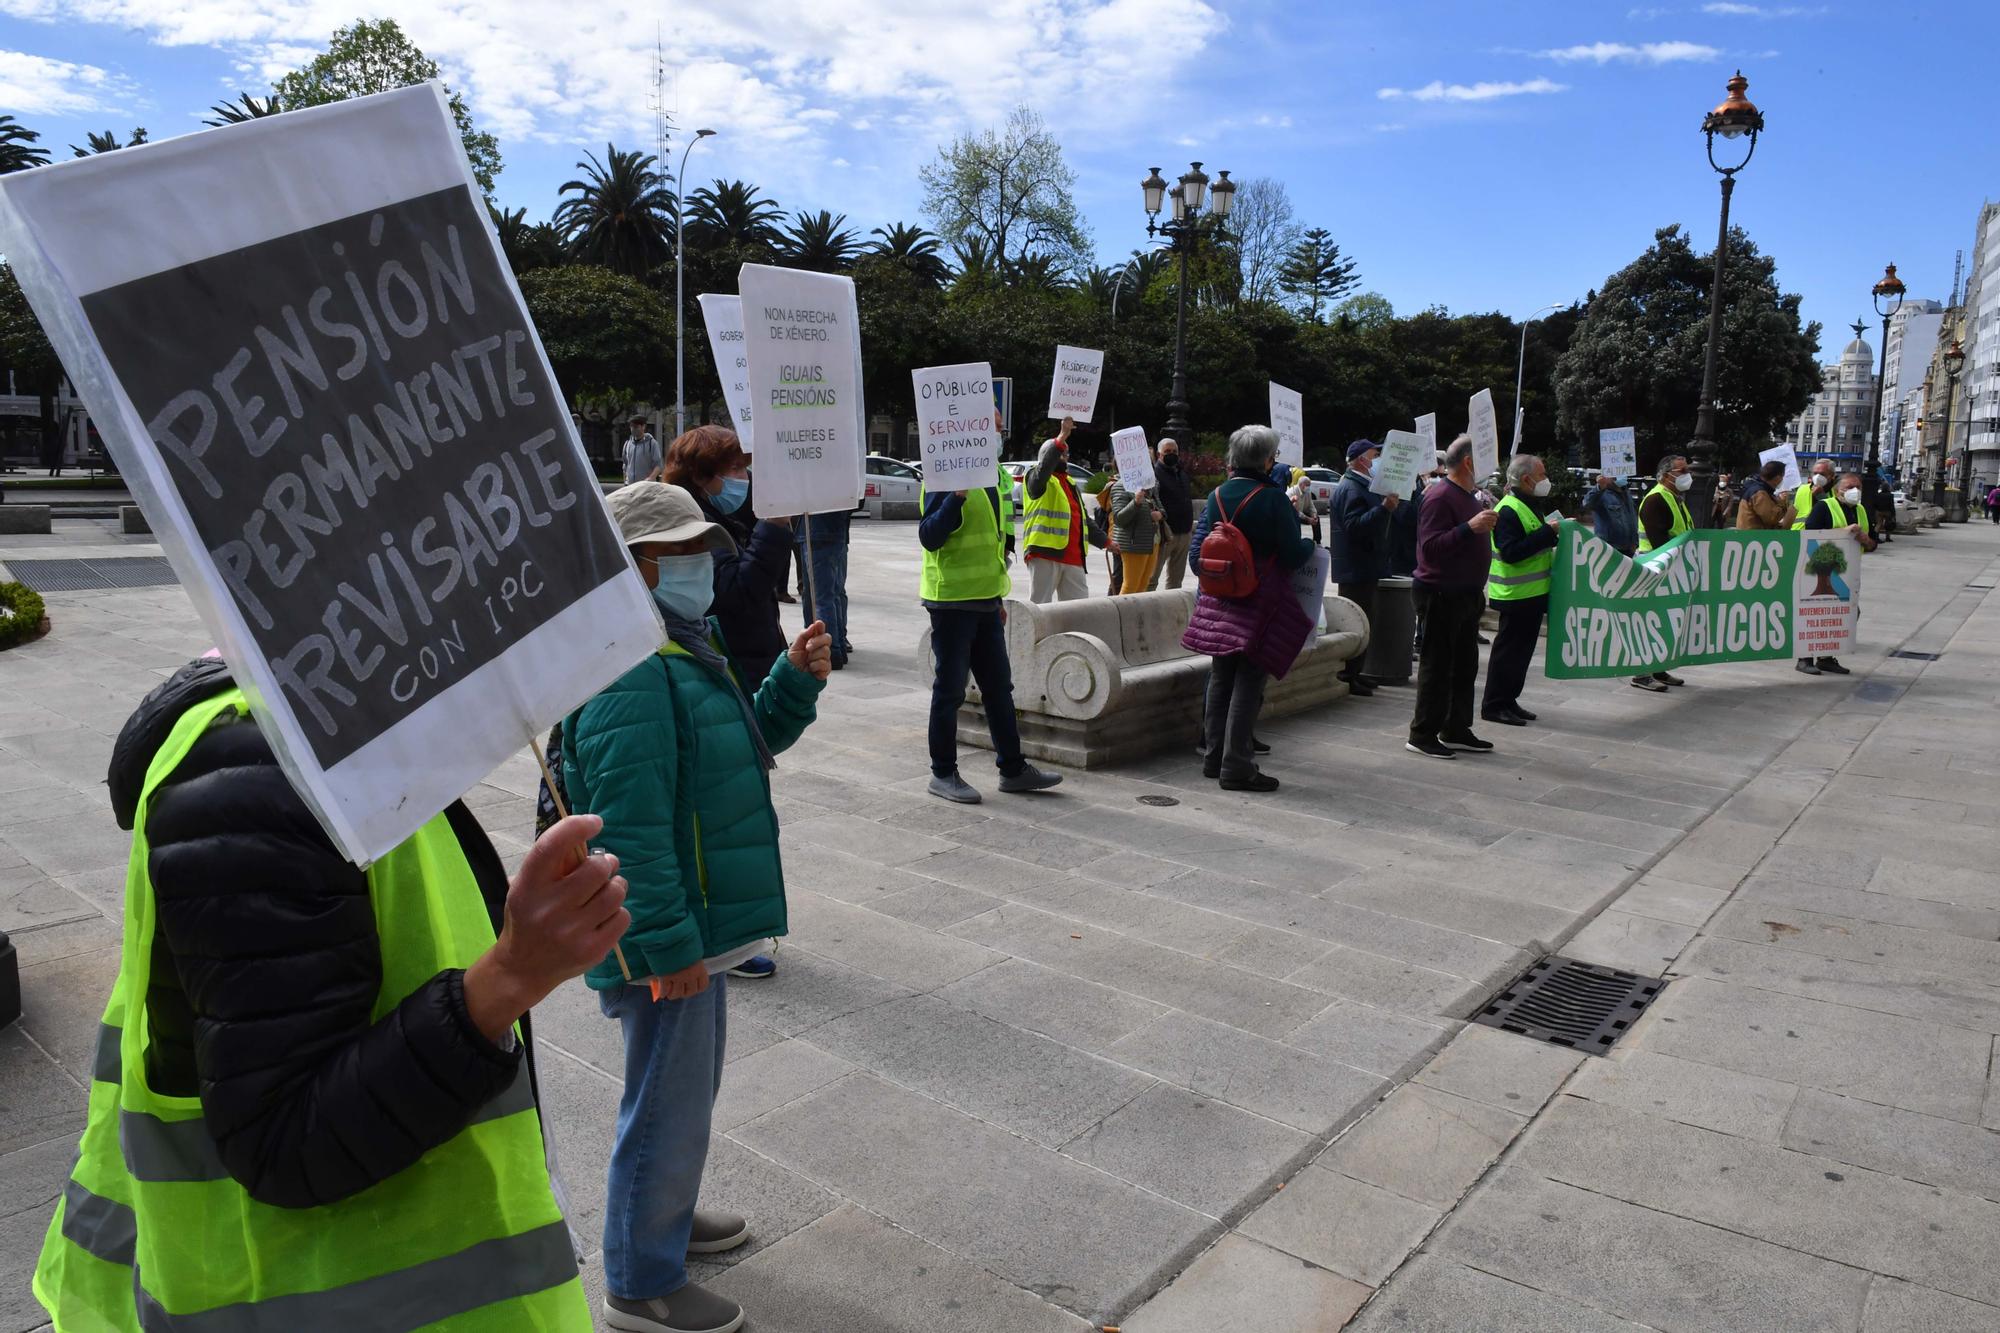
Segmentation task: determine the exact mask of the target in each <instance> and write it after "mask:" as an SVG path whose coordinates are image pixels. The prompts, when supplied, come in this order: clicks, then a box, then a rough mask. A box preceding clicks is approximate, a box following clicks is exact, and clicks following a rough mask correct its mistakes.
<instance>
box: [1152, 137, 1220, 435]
mask: <svg viewBox="0 0 2000 1333" xmlns="http://www.w3.org/2000/svg"><path fill="white" fill-rule="evenodd" d="M1139 189H1140V191H1141V192H1142V193H1143V194H1144V195H1145V200H1146V234H1147V235H1148V236H1164V237H1166V238H1167V245H1168V247H1169V248H1170V249H1171V250H1172V251H1173V253H1175V254H1177V255H1179V256H1180V279H1179V284H1178V285H1179V289H1180V290H1179V292H1178V294H1177V295H1178V306H1179V308H1178V310H1177V311H1176V313H1175V316H1174V385H1173V392H1172V394H1171V395H1170V396H1169V397H1168V399H1167V425H1166V437H1167V438H1169V439H1175V440H1179V441H1180V442H1181V447H1182V448H1184V449H1193V448H1194V431H1193V428H1192V427H1190V426H1189V425H1188V401H1187V289H1188V256H1189V255H1191V254H1193V253H1194V252H1195V249H1196V247H1198V246H1199V245H1200V243H1201V234H1202V232H1203V230H1204V228H1203V227H1202V224H1201V212H1202V206H1203V204H1204V202H1206V203H1207V206H1208V210H1209V211H1210V212H1211V213H1212V214H1214V216H1215V221H1214V222H1213V223H1211V224H1209V225H1208V227H1207V228H1206V230H1207V232H1208V233H1209V235H1210V236H1211V237H1212V238H1213V239H1214V240H1216V241H1226V240H1228V239H1229V233H1227V232H1225V231H1224V230H1223V229H1222V224H1223V223H1224V222H1225V221H1227V220H1228V217H1229V210H1230V208H1231V207H1233V206H1234V205H1235V203H1236V182H1235V181H1232V180H1230V179H1229V173H1228V172H1226V171H1224V172H1221V173H1219V179H1218V180H1217V181H1216V182H1215V184H1214V185H1213V186H1211V185H1209V183H1208V175H1207V173H1206V172H1204V171H1203V170H1202V169H1201V163H1199V162H1196V163H1194V164H1193V166H1192V167H1191V168H1190V169H1189V170H1188V171H1186V172H1184V173H1183V174H1182V176H1181V178H1180V179H1179V180H1178V181H1176V182H1174V184H1173V185H1172V186H1171V187H1169V186H1168V184H1167V182H1166V179H1165V178H1164V177H1162V176H1161V175H1160V169H1159V168H1158V167H1148V168H1147V175H1146V179H1144V180H1142V181H1140V182H1139ZM1170 198H1171V205H1170V206H1171V208H1172V211H1173V216H1172V217H1170V218H1168V219H1167V221H1165V222H1160V221H1158V218H1159V216H1160V210H1161V209H1162V208H1163V207H1168V206H1169V199H1170Z"/></svg>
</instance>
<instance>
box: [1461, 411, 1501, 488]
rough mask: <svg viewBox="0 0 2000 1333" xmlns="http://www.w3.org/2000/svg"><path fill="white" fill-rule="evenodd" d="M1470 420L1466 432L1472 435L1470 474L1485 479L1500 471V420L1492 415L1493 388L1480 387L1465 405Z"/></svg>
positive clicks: (1478, 478)
mask: <svg viewBox="0 0 2000 1333" xmlns="http://www.w3.org/2000/svg"><path fill="white" fill-rule="evenodd" d="M1467 406H1468V410H1469V411H1470V413H1471V420H1470V421H1469V422H1468V423H1467V425H1466V428H1465V431H1466V434H1468V435H1470V436H1471V437H1472V474H1473V479H1474V480H1475V481H1481V482H1483V481H1485V480H1486V479H1487V478H1488V477H1490V476H1493V475H1494V474H1495V473H1497V472H1499V471H1500V421H1499V418H1498V417H1496V416H1494V415H1493V390H1491V389H1481V390H1480V391H1479V392H1478V393H1475V394H1473V395H1472V401H1471V403H1470V404H1468V405H1467Z"/></svg>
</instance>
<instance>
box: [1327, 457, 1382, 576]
mask: <svg viewBox="0 0 2000 1333" xmlns="http://www.w3.org/2000/svg"><path fill="white" fill-rule="evenodd" d="M1390 516H1391V511H1390V510H1389V509H1388V508H1387V507H1386V506H1385V505H1384V504H1383V503H1382V497H1381V496H1379V495H1376V494H1375V493H1374V492H1372V491H1370V490H1369V489H1368V478H1367V477H1365V476H1363V475H1362V474H1361V473H1359V472H1356V471H1355V470H1354V469H1353V468H1349V469H1347V473H1346V475H1345V476H1343V477H1341V479H1340V484H1339V485H1338V486H1336V487H1334V488H1333V507H1332V509H1331V510H1330V511H1329V515H1328V517H1329V525H1328V528H1327V535H1326V545H1327V551H1328V553H1329V554H1331V556H1332V557H1333V581H1334V582H1335V583H1373V582H1375V581H1376V580H1377V579H1384V578H1387V577H1388V576H1389V519H1390Z"/></svg>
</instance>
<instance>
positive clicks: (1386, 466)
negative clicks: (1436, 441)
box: [1368, 430, 1437, 495]
mask: <svg viewBox="0 0 2000 1333" xmlns="http://www.w3.org/2000/svg"><path fill="white" fill-rule="evenodd" d="M1435 466H1437V450H1435V449H1433V448H1431V445H1430V441H1428V440H1426V439H1425V438H1424V437H1423V436H1421V435H1414V434H1412V433H1410V432H1409V431H1406V430H1392V431H1390V432H1389V433H1388V434H1387V435H1384V436H1383V437H1382V452H1381V453H1380V454H1379V455H1377V456H1376V459H1375V472H1374V475H1373V476H1371V477H1370V478H1369V479H1368V489H1369V490H1371V491H1373V492H1374V493H1375V494H1377V495H1408V494H1409V493H1410V492H1411V491H1413V490H1415V489H1416V486H1417V478H1418V477H1421V476H1422V475H1423V474H1424V473H1426V472H1429V471H1430V470H1431V469H1432V468H1433V467H1435Z"/></svg>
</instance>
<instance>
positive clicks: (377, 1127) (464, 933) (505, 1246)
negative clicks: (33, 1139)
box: [7, 656, 631, 1333]
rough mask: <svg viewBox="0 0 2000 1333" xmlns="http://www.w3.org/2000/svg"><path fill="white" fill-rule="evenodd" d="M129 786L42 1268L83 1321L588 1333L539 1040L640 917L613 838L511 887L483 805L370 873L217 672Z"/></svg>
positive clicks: (550, 858)
mask: <svg viewBox="0 0 2000 1333" xmlns="http://www.w3.org/2000/svg"><path fill="white" fill-rule="evenodd" d="M106 782H107V786H108V790H109V795H110V802H111V809H112V812H113V815H114V817H115V818H116V819H117V821H118V824H119V827H121V828H125V829H129V830H133V838H132V851H131V863H130V867H129V870H128V872H127V879H126V882H125V895H126V903H125V913H126V922H127V929H126V932H125V936H124V951H123V954H122V957H121V959H120V964H119V972H118V979H117V981H116V983H115V984H114V985H113V987H112V991H111V998H110V1001H109V1003H108V1004H107V1005H106V1007H105V1010H104V1017H103V1020H102V1026H101V1027H100V1028H99V1030H98V1043H99V1044H98V1050H97V1055H96V1058H95V1059H94V1060H92V1061H90V1062H89V1065H88V1067H89V1068H90V1070H91V1071H92V1073H91V1077H92V1079H93V1081H92V1083H91V1095H90V1099H89V1112H88V1119H87V1123H86V1127H85V1129H84V1132H83V1138H82V1142H81V1144H80V1147H79V1152H78V1156H77V1160H76V1167H75V1170H74V1173H73V1178H72V1179H71V1181H70V1183H69V1185H68V1187H67V1188H66V1189H64V1190H63V1191H62V1193H61V1199H60V1201H59V1202H58V1203H57V1205H56V1214H55V1220H54V1222H53V1224H52V1225H51V1226H50V1227H49V1229H48V1235H47V1238H46V1240H45V1242H44V1244H43V1248H42V1253H41V1261H40V1264H39V1266H38V1268H37V1270H36V1273H35V1278H34V1291H35V1294H36V1295H37V1296H38V1297H39V1298H40V1299H41V1301H42V1303H43V1304H44V1305H45V1306H46V1307H47V1308H48V1311H49V1314H50V1316H51V1317H52V1318H53V1319H54V1321H55V1327H57V1328H58V1329H64V1330H86V1329H91V1330H94V1329H125V1330H131V1329H138V1328H141V1327H145V1328H166V1327H174V1328H232V1329H251V1328H258V1329H278V1328H284V1329H319V1328H345V1329H355V1330H359V1329H363V1328H387V1327H391V1326H398V1327H405V1326H409V1325H410V1324H412V1323H413V1322H422V1323H425V1324H426V1325H431V1324H433V1323H435V1324H436V1325H437V1326H442V1327H459V1326H461V1325H460V1324H459V1322H458V1321H460V1320H465V1321H468V1322H467V1324H466V1325H464V1326H468V1327H469V1326H471V1324H472V1323H474V1322H476V1323H477V1326H479V1327H482V1328H496V1329H497V1328H540V1329H562V1330H571V1331H574V1333H585V1331H586V1330H588V1329H589V1328H590V1326H591V1319H590V1310H589V1306H588V1303H587V1300H586V1298H585V1296H584V1293H583V1285H582V1282H581V1280H580V1279H579V1277H578V1275H577V1268H576V1258H575V1252H574V1250H573V1248H572V1244H571V1240H570V1235H569V1231H568V1228H567V1227H566V1225H565V1224H564V1222H563V1215H562V1211H561V1209H560V1207H559V1206H558V1204H557V1201H556V1198H555V1195H554V1192H553V1190H552V1188H551V1185H550V1179H549V1174H548V1169H547V1167H546V1165H545V1164H544V1155H543V1139H542V1129H541V1126H540V1124H539V1123H538V1122H539V1120H540V1116H539V1113H538V1107H537V1088H538V1086H539V1085H538V1084H537V1082H536V1079H535V1073H534V1052H533V1050H532V1043H531V1042H529V1041H526V1040H524V1038H523V1034H522V1032H521V1031H519V1030H517V1028H516V1023H517V1022H521V1023H523V1024H525V1022H526V1019H527V1016H528V1013H529V1010H530V1009H531V1008H532V1007H533V1006H534V1005H536V1004H538V1003H540V1002H541V1000H542V999H544V998H545V997H546V996H547V995H549V994H550V992H552V991H553V990H555V988H556V987H557V986H559V985H561V984H562V983H563V982H565V981H568V980H569V979H571V978H572V977H575V976H578V975H581V974H582V973H583V972H584V971H585V969H587V968H589V967H591V966H592V965H594V964H597V963H598V962H599V960H601V959H602V958H603V957H604V956H605V954H606V953H607V952H608V951H609V950H610V949H611V946H612V944H613V943H614V942H615V941H617V939H618V938H619V937H620V936H621V935H622V934H623V933H624V931H625V929H626V927H627V925H628V924H629V923H630V920H631V918H630V916H629V915H628V914H627V912H626V909H625V907H624V906H623V903H624V899H625V893H626V884H625V881H624V880H623V879H622V878H619V876H618V870H619V861H618V858H617V857H616V856H615V855H602V854H596V855H593V854H589V853H587V851H586V849H587V848H588V847H590V846H591V844H592V843H601V842H603V841H605V840H604V839H603V838H601V837H600V836H599V835H600V834H601V833H602V832H604V829H603V824H602V821H601V820H599V819H598V818H596V817H594V816H578V817H574V818H570V819H565V820H563V821H561V822H560V823H558V824H557V825H556V826H555V827H554V828H553V829H551V830H550V831H549V832H548V833H547V834H546V835H545V836H543V837H541V838H539V839H537V840H536V842H535V844H534V845H533V847H531V848H530V849H529V851H528V853H527V855H526V856H525V857H524V858H523V860H522V862H521V867H520V870H519V871H518V872H517V873H516V874H515V875H514V876H513V879H512V880H511V882H510V881H509V879H508V876H507V872H506V870H505V868H504V867H503V865H502V862H501V858H500V853H499V852H498V851H497V850H496V849H495V848H494V846H493V844H492V843H491V842H490V841H489V840H488V839H487V836H486V834H485V833H484V832H483V831H482V830H481V829H480V826H479V821H478V820H477V819H476V818H474V816H473V815H472V814H471V812H470V811H468V810H467V809H466V807H465V806H464V805H463V804H462V803H458V802H454V803H453V804H452V806H451V807H450V808H449V809H447V810H445V811H444V812H443V813H441V814H439V815H437V816H435V817H433V818H432V819H431V820H430V821H429V822H428V823H426V824H425V825H424V826H423V827H422V828H421V829H419V830H418V831H417V832H416V833H414V834H412V835H411V836H410V837H409V838H407V839H405V840H404V841H403V842H402V843H401V844H400V845H398V846H397V847H395V848H394V849H392V850H391V851H390V852H388V854H387V855H385V856H383V857H381V858H380V859H378V860H377V861H375V862H374V864H372V865H371V866H369V867H368V868H367V869H366V870H361V869H357V868H356V867H355V866H353V865H351V864H349V863H348V862H347V861H346V860H345V859H343V858H342V856H341V855H340V853H339V852H337V851H336V850H335V849H334V846H333V843H332V842H331V841H330V840H329V839H328V838H327V836H326V835H325V833H323V832H322V831H321V828H320V825H319V822H318V820H317V819H315V817H314V816H313V813H312V811H311V810H310V809H308V807H307V805H306V803H305V801H304V800H302V799H301V798H300V796H299V793H298V791H297V790H296V789H295V788H294V787H293V786H292V784H291V782H290V781H289V780H288V779H287V778H286V776H285V774H284V771H283V770H282V769H281V768H280V767H279V765H278V760H277V758H276V756H275V755H274V754H273V752H272V750H271V747H270V745H269V743H268V742H267V741H266V740H265V739H264V733H263V731H262V729H261V728H260V727H259V726H258V725H257V723H256V722H254V721H253V720H252V719H251V716H250V706H249V704H248V702H247V701H246V699H245V697H244V694H243V692H242V690H241V689H239V688H238V686H237V683H236V680H235V678H234V676H233V674H232V671H231V668H230V667H228V666H226V665H225V664H224V663H223V662H222V661H221V660H220V659H219V658H217V657H214V656H211V657H210V658H207V659H204V660H202V661H199V662H196V663H193V664H191V665H189V666H187V667H184V668H182V669H181V670H180V671H179V672H178V673H176V674H175V675H174V676H173V677H172V678H171V679H170V680H168V681H167V682H166V683H165V684H163V685H161V686H160V687H159V688H157V689H155V690H154V691H153V692H152V693H151V694H149V695H148V696H147V697H146V699H145V700H144V701H143V702H142V703H141V704H140V705H139V707H138V709H137V711H135V712H134V713H133V714H132V717H131V718H130V719H129V720H128V721H127V722H126V723H125V726H124V729H123V730H122V731H121V733H120V735H119V737H118V740H117V743H116V744H115V745H114V747H113V749H112V755H111V763H110V771H109V774H108V776H107V778H106ZM133 923H139V924H140V926H141V927H143V928H134V925H133ZM496 931H497V938H496ZM524 1066H525V1067H524ZM7 1091H8V1094H9V1097H8V1100H10V1101H11V1100H13V1098H12V1094H13V1093H15V1092H16V1091H17V1089H15V1088H13V1087H11V1086H10V1087H9V1088H8V1090H7ZM18 1091H20V1092H21V1093H22V1095H23V1096H25V1095H26V1090H25V1089H19V1090H18ZM141 1261H143V1266H137V1265H139V1264H140V1263H141ZM497 1266H504V1268H505V1270H506V1271H505V1273H504V1274H502V1273H500V1272H499V1271H498V1267H497ZM169 1312H171V1313H169Z"/></svg>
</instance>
